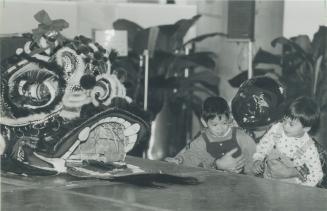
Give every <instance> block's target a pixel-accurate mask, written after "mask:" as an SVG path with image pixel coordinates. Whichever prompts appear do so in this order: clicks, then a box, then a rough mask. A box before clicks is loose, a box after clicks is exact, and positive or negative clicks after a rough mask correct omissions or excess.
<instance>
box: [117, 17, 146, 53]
mask: <svg viewBox="0 0 327 211" xmlns="http://www.w3.org/2000/svg"><path fill="white" fill-rule="evenodd" d="M112 25H113V28H114V29H115V30H124V31H127V34H128V36H127V37H128V47H129V49H133V47H134V42H135V38H136V36H137V34H138V33H139V32H141V31H143V30H144V28H143V27H141V26H140V25H138V24H136V23H134V22H132V21H129V20H126V19H118V20H116V21H115V22H114V23H113V24H112Z"/></svg>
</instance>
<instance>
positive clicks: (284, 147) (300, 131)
mask: <svg viewBox="0 0 327 211" xmlns="http://www.w3.org/2000/svg"><path fill="white" fill-rule="evenodd" d="M319 113H320V109H319V106H318V105H317V103H316V102H315V101H314V100H313V99H311V98H309V97H305V96H302V97H299V98H297V99H295V100H294V101H293V102H292V103H291V104H290V105H289V107H288V109H287V110H286V112H285V115H284V118H283V120H282V122H279V123H276V124H275V125H273V126H272V127H271V129H270V130H269V131H268V132H267V134H266V135H265V136H264V137H263V138H262V139H261V140H260V142H259V143H258V144H257V150H256V153H255V154H254V155H253V159H254V164H253V171H254V172H255V173H256V174H260V173H263V176H264V177H265V178H272V177H271V175H269V173H268V172H267V171H265V167H266V161H268V160H274V159H278V160H280V161H281V162H282V163H283V164H285V165H286V166H288V167H295V168H296V169H297V170H298V173H299V175H298V176H297V177H292V178H287V179H279V180H282V181H286V182H291V183H296V184H302V185H307V186H315V185H317V184H318V182H319V181H320V180H321V179H322V177H323V172H322V167H321V163H320V159H319V154H318V151H317V148H316V146H315V144H314V141H313V140H312V138H311V137H310V136H309V134H308V132H309V131H310V130H311V129H312V128H313V127H314V126H316V124H317V123H318V121H319Z"/></svg>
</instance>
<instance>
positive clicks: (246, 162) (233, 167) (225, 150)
mask: <svg viewBox="0 0 327 211" xmlns="http://www.w3.org/2000/svg"><path fill="white" fill-rule="evenodd" d="M201 122H202V124H203V126H204V129H202V130H201V133H199V135H198V136H197V137H196V138H195V139H194V141H192V142H191V143H190V145H189V148H187V149H186V150H183V151H182V152H180V153H179V154H178V155H177V156H176V157H174V158H166V161H168V162H175V163H178V164H183V165H188V166H200V167H204V168H215V169H219V170H226V171H229V172H236V173H241V172H244V173H245V174H253V173H252V164H253V162H252V161H253V160H252V155H253V153H254V152H255V142H254V141H253V139H252V138H251V137H250V136H249V135H247V134H246V133H245V132H244V131H242V130H241V129H239V128H236V127H233V124H232V123H233V119H232V116H231V113H230V108H229V106H228V104H227V102H226V100H225V99H223V98H221V97H209V98H207V99H206V100H205V102H204V104H203V107H202V118H201Z"/></svg>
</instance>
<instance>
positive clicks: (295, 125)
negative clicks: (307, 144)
mask: <svg viewBox="0 0 327 211" xmlns="http://www.w3.org/2000/svg"><path fill="white" fill-rule="evenodd" d="M282 124H283V130H284V133H285V134H286V135H287V136H288V137H297V138H299V137H302V136H303V135H304V133H305V132H308V131H309V130H310V127H303V125H302V123H301V122H300V120H298V119H291V118H289V117H286V118H284V119H283V121H282Z"/></svg>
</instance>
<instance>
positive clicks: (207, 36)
mask: <svg viewBox="0 0 327 211" xmlns="http://www.w3.org/2000/svg"><path fill="white" fill-rule="evenodd" d="M216 36H222V37H227V34H225V33H221V32H215V33H208V34H203V35H200V36H197V37H195V38H193V39H190V40H188V41H187V42H186V43H184V44H183V47H185V46H186V45H188V44H191V43H195V42H201V41H203V40H205V39H207V38H210V37H216Z"/></svg>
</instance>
